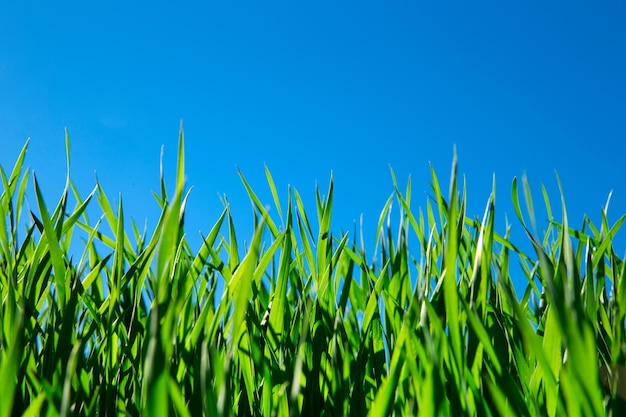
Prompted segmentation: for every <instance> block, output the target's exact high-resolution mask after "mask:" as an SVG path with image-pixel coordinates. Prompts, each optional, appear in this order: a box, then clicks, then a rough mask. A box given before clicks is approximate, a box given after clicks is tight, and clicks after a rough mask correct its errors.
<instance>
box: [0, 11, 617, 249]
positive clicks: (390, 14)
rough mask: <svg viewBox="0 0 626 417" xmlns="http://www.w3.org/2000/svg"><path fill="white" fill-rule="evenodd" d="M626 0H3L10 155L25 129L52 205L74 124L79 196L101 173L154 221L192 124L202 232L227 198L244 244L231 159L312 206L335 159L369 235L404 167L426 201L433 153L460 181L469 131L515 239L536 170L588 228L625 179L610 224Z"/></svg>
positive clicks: (1, 128)
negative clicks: (517, 191) (523, 188)
mask: <svg viewBox="0 0 626 417" xmlns="http://www.w3.org/2000/svg"><path fill="white" fill-rule="evenodd" d="M625 5H626V3H624V2H621V1H602V2H590V1H568V2H565V1H560V2H539V1H529V2H495V1H478V2H432V1H424V2H417V1H390V2H384V4H383V2H373V3H371V2H363V1H359V2H352V1H350V2H345V1H338V2H326V1H315V2H313V1H279V2H271V1H270V2H258V1H254V2H249V1H212V2H195V3H194V2H184V1H181V2H176V3H175V2H164V3H160V2H146V3H142V2H118V1H106V2H105V1H95V0H87V1H61V2H32V1H21V2H3V4H2V5H1V6H0V145H1V147H0V163H1V164H2V165H3V166H4V167H5V169H10V167H11V166H12V164H13V161H14V159H15V157H16V156H17V154H18V152H19V150H20V148H21V147H22V145H23V144H24V141H25V140H26V139H27V138H28V137H30V138H31V143H30V148H29V153H28V158H27V163H28V164H29V165H30V167H31V168H32V169H34V170H35V172H36V173H37V175H38V178H39V180H40V182H41V184H42V186H43V188H44V189H45V190H46V195H49V196H50V197H49V200H50V202H51V203H52V201H53V200H54V201H56V199H57V198H58V196H59V195H60V192H61V190H62V188H63V185H64V175H65V151H64V128H66V127H67V128H68V130H69V133H70V137H71V145H72V177H73V179H74V180H75V181H76V182H77V184H78V186H79V188H80V189H81V191H82V192H83V193H84V194H85V195H86V194H87V193H88V192H89V191H90V190H91V189H92V187H93V185H94V175H93V173H94V171H97V174H98V178H99V180H100V182H101V184H102V185H103V187H104V189H105V190H106V191H107V192H108V194H109V196H110V197H111V198H112V199H114V200H116V199H117V194H118V193H122V195H123V198H124V203H125V213H126V214H127V215H129V216H132V217H133V218H134V219H135V220H136V221H138V223H140V224H143V221H144V219H146V218H148V219H149V221H150V222H151V224H152V222H154V221H156V218H157V216H158V210H157V205H156V202H155V201H154V199H153V197H152V190H157V189H158V184H159V182H158V181H159V156H160V152H161V145H164V146H165V159H164V162H165V169H166V175H167V178H168V181H169V183H170V184H172V183H173V175H174V169H175V157H176V142H177V136H178V129H179V122H180V120H181V119H182V120H183V121H184V127H185V138H186V150H187V176H188V184H189V185H193V186H194V191H193V192H192V196H191V198H190V202H189V207H188V217H187V219H188V222H187V233H188V235H189V236H190V237H191V239H192V242H193V239H196V240H195V242H196V243H197V242H198V240H197V236H198V234H197V232H198V230H202V231H203V232H204V233H205V234H206V233H207V232H208V230H209V229H210V227H211V225H212V224H213V222H214V221H215V220H216V219H217V217H218V215H219V213H220V212H221V210H222V205H221V202H220V199H219V197H218V196H219V195H220V194H223V193H225V194H226V195H227V196H228V198H229V200H230V202H231V204H232V206H233V211H234V214H235V217H236V219H237V221H238V225H239V227H240V229H239V230H240V236H239V239H240V240H243V239H249V237H250V236H249V235H250V234H251V222H252V217H251V215H250V213H251V209H250V204H249V200H248V199H247V197H246V194H245V191H244V188H243V186H242V185H241V182H240V180H239V178H238V175H237V171H236V166H238V167H239V168H240V169H241V170H242V171H243V173H244V174H245V175H246V177H247V178H248V180H249V181H250V182H251V184H252V185H253V188H255V190H257V192H258V193H259V194H260V195H261V197H262V199H263V201H264V202H266V203H268V204H271V202H272V200H271V197H270V194H269V192H268V189H267V187H266V185H265V184H266V183H265V177H264V169H263V164H264V163H266V164H267V165H268V166H269V168H270V169H271V171H272V173H273V175H274V179H275V181H276V183H277V186H278V188H279V190H280V192H281V194H282V197H283V198H285V199H286V187H287V184H291V185H292V186H295V187H296V188H297V189H298V190H299V192H300V194H301V195H302V196H303V197H304V199H305V204H307V205H308V207H309V209H310V210H311V211H312V212H313V210H314V209H315V204H314V187H315V182H316V181H319V183H320V186H321V188H322V189H324V190H325V189H326V187H327V184H328V179H329V175H330V172H331V170H332V172H333V174H334V179H335V187H336V195H335V210H334V218H333V227H334V229H336V230H339V229H344V230H352V228H353V225H354V221H355V220H357V219H358V218H359V216H360V215H361V213H363V214H364V221H365V230H366V242H367V243H368V245H370V247H371V245H372V244H373V239H374V236H373V230H374V227H375V224H376V222H377V219H378V214H379V213H380V210H381V208H382V207H383V204H384V202H385V200H386V199H387V197H388V196H389V195H390V193H391V192H392V191H393V190H392V182H391V177H390V174H389V166H390V165H391V166H392V167H393V168H394V170H395V172H396V175H397V178H398V180H399V182H400V183H401V184H402V186H404V184H405V183H406V179H407V178H408V176H409V175H411V177H412V180H413V205H414V206H415V207H417V206H418V205H419V206H422V207H424V205H425V201H426V198H427V194H428V193H429V192H430V189H429V182H430V177H429V165H428V164H429V161H430V162H432V163H433V165H434V167H435V169H436V170H437V172H438V174H439V176H440V179H441V181H442V183H443V185H444V187H445V188H446V189H447V180H448V177H449V171H450V163H451V160H452V149H453V145H454V144H456V146H457V151H458V157H459V172H460V173H461V174H465V175H466V178H467V181H468V197H469V213H468V214H470V215H471V216H472V217H473V216H479V215H481V214H482V211H483V209H484V204H485V203H486V201H487V197H488V195H489V192H490V189H491V177H492V174H493V173H496V177H497V183H498V197H497V205H496V207H497V210H498V211H497V216H498V222H499V223H498V224H499V226H498V228H499V231H500V232H503V231H504V229H503V224H504V216H505V214H506V215H508V218H509V221H510V222H511V223H512V224H513V226H514V231H516V233H519V230H520V227H519V225H518V223H517V221H516V219H515V215H514V212H513V211H512V209H511V204H510V200H511V199H510V189H511V180H512V178H513V177H514V176H518V177H519V176H521V175H522V174H523V173H524V172H527V173H528V176H529V179H530V182H531V185H532V186H533V188H534V191H535V192H537V196H538V197H539V196H540V194H539V190H540V188H539V187H540V184H541V183H542V182H543V183H545V184H546V186H547V188H548V191H549V193H550V195H551V197H552V200H553V205H555V206H557V205H558V203H559V201H558V199H559V195H558V188H557V183H556V180H555V175H554V171H555V170H556V171H558V173H559V175H560V176H561V179H562V182H563V187H564V192H565V198H566V202H567V203H568V210H569V214H570V217H571V221H572V222H573V223H574V225H576V226H578V225H579V224H580V221H581V220H582V215H583V213H588V214H589V215H590V216H591V217H592V219H594V220H596V221H598V222H599V219H600V208H601V207H602V206H603V205H604V203H605V202H606V199H607V196H608V193H609V192H610V191H611V190H614V194H613V199H612V204H611V209H610V219H611V220H615V219H616V218H617V217H618V216H620V215H621V214H623V213H624V212H626V183H625V182H624V180H625V179H626V175H625V174H626V164H625V162H624V155H625V152H624V151H625V145H624V141H625V139H626V135H625V132H626V6H625ZM535 202H536V204H540V203H541V199H540V198H537V199H536V200H535ZM31 203H32V205H34V201H33V200H32V199H31ZM557 212H558V210H557ZM396 213H397V211H396ZM311 214H312V213H311ZM559 218H560V216H559ZM539 220H540V221H545V217H540V218H539ZM543 224H545V223H543ZM368 232H369V234H368ZM519 236H520V237H521V238H522V239H524V238H523V235H521V234H519ZM621 242H623V240H621ZM621 250H622V251H623V250H624V249H623V248H622V249H621Z"/></svg>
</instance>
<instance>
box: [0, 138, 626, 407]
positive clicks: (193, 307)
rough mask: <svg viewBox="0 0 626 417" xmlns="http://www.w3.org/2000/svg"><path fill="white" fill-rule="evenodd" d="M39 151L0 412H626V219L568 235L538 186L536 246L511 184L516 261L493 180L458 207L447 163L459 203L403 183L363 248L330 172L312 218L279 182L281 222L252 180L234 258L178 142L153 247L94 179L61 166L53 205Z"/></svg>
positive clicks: (6, 295)
mask: <svg viewBox="0 0 626 417" xmlns="http://www.w3.org/2000/svg"><path fill="white" fill-rule="evenodd" d="M66 137H67V136H66ZM27 146H28V143H27V144H26V145H25V146H24V149H23V150H22V152H21V153H20V155H19V157H18V158H17V161H16V163H15V165H14V167H13V168H12V170H11V172H8V171H5V170H4V169H2V171H1V174H2V194H1V197H0V219H1V221H0V297H1V302H2V307H1V310H0V312H1V317H0V321H1V323H0V324H1V331H0V398H1V400H0V417H4V416H9V415H30V416H35V415H50V416H56V415H62V416H66V415H100V416H101V415H116V414H120V415H150V416H159V415H164V416H165V415H179V416H198V415H209V416H228V415H242V416H243V415H265V416H270V415H276V416H300V415H354V416H364V415H370V416H386V415H417V414H419V415H423V416H431V415H432V416H435V415H441V416H447V415H455V416H463V415H465V416H474V415H481V416H490V415H494V416H495V415H505V416H539V415H545V416H556V415H560V416H562V415H567V416H578V415H580V416H591V415H593V416H599V415H613V416H617V415H621V412H622V410H623V407H624V403H625V399H626V394H625V391H626V383H625V382H624V381H623V380H620V377H621V378H624V377H626V368H624V363H625V362H626V357H625V355H626V349H625V347H626V343H625V342H626V340H625V338H626V336H625V333H626V332H625V329H624V318H625V313H626V276H625V275H626V274H625V268H626V267H625V264H624V261H623V260H622V259H621V258H619V257H618V256H617V255H616V254H615V251H614V248H613V241H614V238H615V235H616V233H617V232H618V230H619V229H620V227H621V225H622V223H623V222H624V219H625V218H626V217H625V216H622V217H620V218H619V220H618V221H617V222H616V223H615V224H613V225H611V224H609V223H608V221H607V216H606V210H607V209H605V210H603V212H602V222H601V224H600V225H599V226H598V225H594V224H593V223H592V222H591V221H590V220H589V219H588V218H585V219H584V222H583V224H582V225H581V226H580V227H579V228H572V227H570V225H569V224H568V221H567V212H566V209H565V204H564V202H563V198H562V197H561V198H560V201H558V205H559V206H560V208H559V211H560V215H558V218H560V219H561V220H560V221H557V220H556V219H555V216H553V211H552V210H553V208H552V206H551V205H552V204H553V203H554V202H553V201H550V200H549V198H548V196H547V194H546V191H545V189H542V191H543V196H544V205H545V209H546V210H547V213H548V215H549V217H550V223H549V225H548V227H547V230H546V231H545V234H544V235H539V234H537V232H536V225H535V220H534V210H533V205H532V201H531V199H530V196H531V192H530V189H529V185H528V184H527V182H526V181H525V180H522V181H521V182H519V181H517V180H514V181H513V184H512V195H511V198H512V201H513V205H514V208H515V212H516V214H517V217H518V220H519V224H520V225H521V227H522V228H523V230H525V232H526V235H527V238H528V239H529V241H530V243H531V247H532V248H533V251H532V253H525V252H524V251H522V250H521V249H519V248H520V247H522V246H525V245H526V244H525V243H524V242H517V243H516V242H513V241H512V240H511V238H510V230H511V227H510V226H507V227H506V230H504V232H503V233H502V232H498V231H497V230H495V227H494V223H495V221H494V219H495V209H496V192H495V190H496V187H495V182H494V185H493V192H492V194H491V196H490V197H489V200H488V201H487V202H486V206H485V211H484V214H483V215H482V216H481V217H476V218H474V217H471V216H470V215H468V214H467V213H466V207H467V205H466V202H467V199H466V192H465V184H461V183H460V182H459V179H458V177H457V175H456V157H455V160H454V161H453V168H452V175H451V179H450V188H449V190H450V191H449V193H447V195H444V193H443V192H442V189H441V187H440V182H439V179H438V177H437V175H436V173H435V172H434V170H433V171H432V195H431V198H430V199H429V200H428V201H426V202H425V206H424V208H423V209H422V208H416V206H415V205H414V204H413V203H412V201H411V184H410V182H409V183H408V185H407V186H406V188H405V189H404V190H400V188H399V187H398V186H397V182H396V180H395V177H394V178H393V180H394V185H395V189H394V190H392V192H393V193H392V195H391V197H390V198H389V200H388V202H387V204H386V205H385V206H384V207H383V210H382V213H381V216H380V221H379V223H378V228H377V231H376V236H375V241H376V247H375V248H374V256H372V253H369V254H367V253H366V249H365V247H364V245H363V243H362V241H363V239H358V238H357V236H358V234H359V232H358V231H356V230H355V231H354V233H351V234H350V235H349V234H340V235H337V234H334V233H333V232H334V229H331V227H330V223H331V216H332V209H333V183H332V179H331V181H330V184H329V188H328V190H327V191H326V192H322V191H319V190H318V191H317V192H316V206H315V208H314V210H309V211H305V208H304V206H303V204H302V199H301V198H300V195H299V194H298V192H297V191H296V190H295V189H290V190H288V191H287V193H286V194H285V195H282V194H281V193H280V192H278V190H277V189H276V187H275V185H274V182H273V180H272V177H271V174H270V172H269V170H267V171H266V175H267V183H268V186H269V190H270V191H271V195H272V196H273V199H274V204H275V207H276V211H277V213H276V214H277V216H274V217H273V216H270V214H269V213H268V212H267V209H266V208H265V206H264V205H263V204H262V203H261V201H260V200H259V198H258V197H257V196H256V195H255V192H254V191H253V190H252V188H251V187H250V186H249V184H248V183H247V182H246V180H245V178H244V176H243V175H241V179H242V182H243V186H244V187H245V189H246V190H247V192H248V194H249V196H250V199H251V201H252V202H253V205H254V207H255V209H256V212H255V216H254V222H255V232H254V236H252V237H251V239H250V236H246V240H247V241H248V242H249V244H248V245H247V247H245V248H244V247H242V246H241V245H240V243H239V242H240V241H241V239H240V237H238V236H236V228H235V225H234V224H233V220H232V217H231V213H230V208H229V206H228V205H226V206H225V207H224V211H223V212H222V214H221V215H220V216H219V218H218V219H217V220H216V222H215V224H214V226H213V227H212V229H211V230H210V231H209V232H208V234H207V235H206V236H205V237H204V242H203V244H202V246H201V247H200V249H199V250H198V251H197V252H196V251H192V249H191V248H190V245H189V244H188V242H187V240H186V238H185V234H184V209H185V203H186V200H187V194H186V193H187V190H186V188H185V184H184V172H185V166H184V143H183V135H182V130H181V135H180V141H179V151H178V152H179V154H178V167H177V170H176V182H175V189H174V190H173V195H170V194H168V192H167V190H166V185H165V180H164V178H163V175H162V177H161V189H160V191H159V193H157V194H155V196H156V200H157V202H158V204H159V205H160V207H161V215H160V218H159V220H158V223H157V224H156V226H155V228H154V230H153V231H152V232H151V233H149V234H148V233H145V232H143V233H142V232H140V231H139V229H138V228H137V226H136V225H135V224H134V223H133V222H129V221H128V219H127V218H125V216H124V211H123V204H122V199H121V198H120V202H119V205H118V206H117V207H112V206H111V203H110V201H109V199H108V197H107V195H106V194H105V192H104V190H103V189H102V188H101V187H100V185H99V184H96V186H95V188H94V191H93V192H92V193H91V194H89V195H88V196H87V197H83V196H81V195H79V193H78V192H77V191H76V188H75V186H74V184H73V182H72V180H71V179H70V178H69V175H68V178H67V183H66V186H65V190H64V191H63V194H62V196H61V198H60V199H59V201H58V202H57V203H56V204H55V205H54V206H52V205H48V204H47V202H46V201H44V198H43V197H42V195H43V193H42V190H41V189H40V188H39V185H38V183H37V178H36V177H35V175H34V174H33V175H32V178H31V177H30V175H29V173H28V172H27V171H26V170H25V169H24V158H25V154H26V148H27ZM66 146H67V149H68V172H69V160H70V158H69V139H67V138H66ZM392 175H393V174H392ZM31 184H32V188H29V185H31ZM520 188H521V190H520ZM27 189H29V190H32V193H34V200H33V201H35V202H36V207H33V208H32V211H31V212H28V213H27V212H26V209H25V194H26V191H27ZM31 195H33V194H29V196H31ZM280 198H283V201H280ZM520 199H521V200H522V202H524V203H522V202H520ZM284 200H286V204H285V201H284ZM392 204H393V205H395V206H399V207H401V210H402V216H401V219H400V220H399V222H398V223H397V224H395V225H391V224H390V222H389V221H388V217H389V216H388V214H389V210H390V207H391V205H392ZM72 206H73V207H72ZM522 206H524V208H522ZM555 207H556V206H555ZM88 208H89V210H88ZM281 208H282V210H281ZM94 210H95V211H96V212H98V215H101V217H100V218H99V219H98V220H97V221H95V222H93V221H92V220H91V219H90V218H89V216H88V212H89V213H93V212H94ZM526 219H528V220H526ZM25 224H28V226H26V227H25V226H24V225H25ZM516 227H519V226H516ZM396 231H397V232H396ZM79 236H80V237H84V240H83V241H81V242H77V239H80V238H79ZM359 240H360V242H359ZM409 240H410V241H411V248H410V250H409V245H408V242H409ZM357 242H358V243H357ZM77 243H79V245H78V247H80V250H79V253H78V254H76V253H75V252H71V251H70V246H72V245H73V247H75V246H76V245H77ZM240 253H241V254H244V255H243V256H242V257H241V258H240ZM372 259H376V260H377V261H376V262H373V261H372ZM511 265H520V267H519V268H518V267H514V268H512V267H511ZM512 270H515V271H519V272H517V273H519V274H520V276H516V277H513V276H512V275H511V271H512ZM514 279H515V280H516V281H517V282H519V280H522V281H523V282H526V283H527V285H526V288H525V290H524V292H523V293H520V294H518V293H516V291H515V287H514V285H513V281H514ZM222 288H223V291H222V290H221V289H222Z"/></svg>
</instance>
